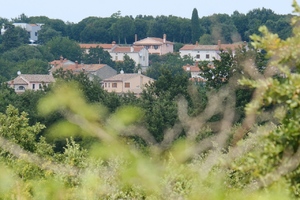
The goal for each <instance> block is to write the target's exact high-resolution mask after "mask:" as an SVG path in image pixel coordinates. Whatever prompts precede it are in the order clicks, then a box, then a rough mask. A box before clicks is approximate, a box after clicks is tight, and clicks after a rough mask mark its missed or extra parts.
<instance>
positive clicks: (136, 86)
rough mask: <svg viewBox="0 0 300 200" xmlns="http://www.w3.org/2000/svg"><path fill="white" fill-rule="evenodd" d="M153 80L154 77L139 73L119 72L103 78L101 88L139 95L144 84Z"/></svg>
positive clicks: (118, 92)
mask: <svg viewBox="0 0 300 200" xmlns="http://www.w3.org/2000/svg"><path fill="white" fill-rule="evenodd" d="M152 82H154V79H152V78H150V77H148V76H145V75H143V74H141V73H132V74H124V73H122V72H121V73H120V74H117V75H115V76H113V77H110V78H108V79H104V80H103V88H104V89H105V90H106V91H108V92H115V93H117V94H124V93H127V92H132V93H134V95H136V96H139V95H140V94H141V93H142V91H143V89H144V87H145V85H146V84H149V83H152Z"/></svg>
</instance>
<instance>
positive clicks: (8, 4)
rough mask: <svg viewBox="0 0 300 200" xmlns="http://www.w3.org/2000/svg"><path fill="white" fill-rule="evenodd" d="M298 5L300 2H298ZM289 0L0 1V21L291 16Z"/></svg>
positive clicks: (290, 1)
mask: <svg viewBox="0 0 300 200" xmlns="http://www.w3.org/2000/svg"><path fill="white" fill-rule="evenodd" d="M298 2H300V1H298ZM291 5H292V0H0V17H2V18H7V19H9V20H10V19H11V18H15V17H18V15H20V14H22V13H24V14H25V15H27V16H29V17H31V16H47V17H49V18H51V19H61V20H63V21H65V22H67V21H69V22H74V23H78V22H79V21H81V20H82V19H84V18H86V17H89V16H96V17H109V16H111V14H113V13H116V12H117V11H118V10H120V11H121V14H122V16H125V15H132V16H133V17H135V16H136V15H139V14H142V15H152V16H154V17H155V16H157V15H174V16H179V17H185V18H191V15H192V11H193V8H197V10H198V14H199V17H202V16H209V15H212V14H214V13H227V14H229V15H230V14H232V13H233V11H235V10H237V11H239V12H240V13H245V14H246V13H247V12H248V11H249V10H252V9H254V8H263V7H264V8H268V9H272V10H273V11H274V12H275V13H278V14H288V13H292V11H293V8H292V6H291Z"/></svg>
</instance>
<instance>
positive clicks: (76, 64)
mask: <svg viewBox="0 0 300 200" xmlns="http://www.w3.org/2000/svg"><path fill="white" fill-rule="evenodd" d="M75 68H76V69H77V68H78V61H77V60H76V61H75Z"/></svg>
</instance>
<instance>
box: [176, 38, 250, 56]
mask: <svg viewBox="0 0 300 200" xmlns="http://www.w3.org/2000/svg"><path fill="white" fill-rule="evenodd" d="M243 45H247V44H245V43H234V44H221V41H220V40H219V41H218V45H199V44H198V43H196V44H195V45H191V44H187V45H184V46H183V47H182V48H180V49H179V52H180V56H181V57H184V56H189V57H192V58H193V60H194V61H213V60H214V58H215V59H217V60H219V59H220V56H219V53H220V50H221V49H223V50H225V51H226V50H228V49H230V50H231V51H232V53H233V54H235V49H236V48H239V47H242V46H243Z"/></svg>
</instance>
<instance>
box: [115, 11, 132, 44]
mask: <svg viewBox="0 0 300 200" xmlns="http://www.w3.org/2000/svg"><path fill="white" fill-rule="evenodd" d="M134 30H135V28H134V22H133V19H131V18H130V17H128V16H126V17H121V18H119V19H118V20H117V22H116V23H114V24H113V25H112V31H113V35H115V36H116V37H117V38H118V43H119V44H120V43H121V38H122V39H123V41H124V43H125V44H127V38H128V37H132V38H133V37H134Z"/></svg>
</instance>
